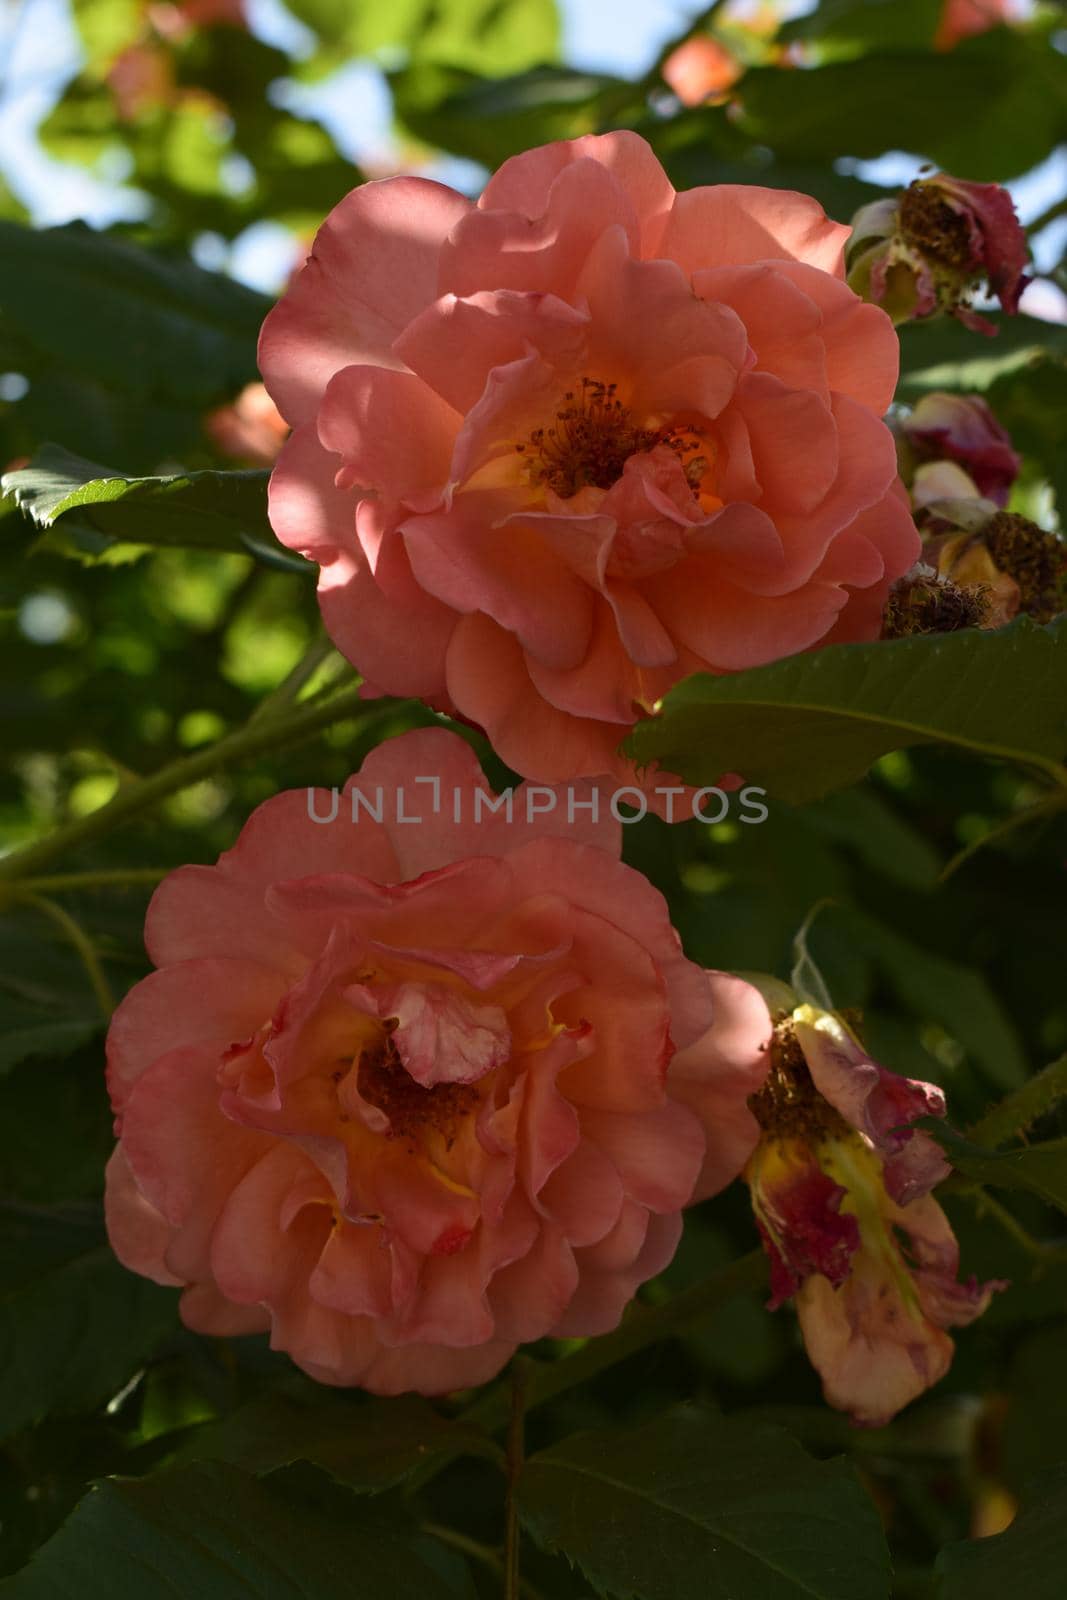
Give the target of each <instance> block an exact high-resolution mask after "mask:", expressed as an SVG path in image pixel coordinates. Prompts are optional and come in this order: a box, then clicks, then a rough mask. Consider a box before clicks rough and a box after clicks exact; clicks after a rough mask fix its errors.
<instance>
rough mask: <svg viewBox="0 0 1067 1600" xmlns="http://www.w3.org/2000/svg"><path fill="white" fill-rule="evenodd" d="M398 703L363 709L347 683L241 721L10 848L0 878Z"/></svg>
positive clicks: (392, 710) (386, 713)
mask: <svg viewBox="0 0 1067 1600" xmlns="http://www.w3.org/2000/svg"><path fill="white" fill-rule="evenodd" d="M402 704H403V702H402V701H397V700H391V701H389V702H388V704H387V705H386V706H385V707H383V708H380V709H377V710H374V711H371V712H370V713H368V712H367V703H366V701H364V700H361V699H360V687H359V685H358V684H352V685H350V686H349V687H348V688H346V689H342V690H340V691H339V692H338V693H337V694H335V695H331V696H330V697H329V698H328V699H327V700H326V701H325V702H321V703H320V701H319V700H318V699H317V698H315V699H314V700H312V701H311V702H310V703H309V704H307V705H297V706H293V707H291V708H289V709H288V710H286V711H283V712H279V713H278V714H277V715H276V716H271V717H264V718H263V719H262V721H259V722H253V723H246V724H245V726H244V727H242V728H238V729H237V730H236V731H235V732H234V733H231V734H229V735H227V737H226V738H225V739H220V740H219V741H218V743H217V744H213V745H208V747H207V748H206V749H205V750H196V751H194V752H193V754H192V755H188V756H183V757H181V758H180V759H179V760H178V761H174V762H172V763H171V764H170V765H169V766H167V767H164V768H163V769H162V770H161V771H159V772H154V773H152V774H151V776H150V777H147V778H141V779H139V780H138V781H137V782H135V783H131V784H128V785H124V786H123V787H122V788H121V789H119V791H118V793H117V794H116V795H115V796H114V798H113V799H112V800H109V801H108V803H107V805H105V806H101V807H100V809H99V810H98V811H93V812H90V814H89V815H88V816H87V817H79V818H77V820H76V821H74V822H70V823H67V825H66V826H65V827H62V828H58V829H57V830H56V832H55V833H52V834H50V835H49V836H48V838H46V839H39V840H37V842H36V843H34V844H30V845H27V846H26V847H25V848H24V849H22V850H15V851H13V852H12V853H11V854H10V855H8V856H4V857H3V858H2V859H0V880H8V881H10V880H20V879H24V878H27V877H30V876H31V875H32V874H34V873H36V872H38V871H39V870H40V869H41V868H42V867H46V866H49V865H50V864H51V863H52V862H53V861H55V860H56V858H57V857H59V856H62V855H64V854H66V852H67V851H68V850H74V849H77V848H79V847H80V846H82V845H87V844H92V843H94V842H95V841H96V840H97V839H102V838H103V837H104V836H105V835H106V834H108V833H110V832H111V831H112V829H113V828H117V827H119V826H120V825H121V824H123V823H126V822H129V821H130V820H131V819H132V818H133V817H137V816H140V815H141V813H142V812H145V811H149V810H151V808H152V807H153V806H154V805H156V804H157V802H158V801H160V800H164V799H166V798H167V797H168V796H170V795H172V794H178V793H179V792H180V791H181V790H182V789H187V788H189V786H190V785H191V784H194V783H199V782H200V781H201V780H202V779H204V778H207V777H210V776H212V775H213V774H214V773H217V772H222V771H224V770H225V769H226V768H227V767H233V766H236V765H237V764H238V763H239V762H242V761H250V760H253V759H254V758H255V757H256V756H261V755H266V754H267V753H268V752H269V753H271V754H273V753H274V752H275V751H276V750H278V749H280V748H281V747H282V746H284V745H291V744H297V743H299V742H300V741H302V740H304V739H309V738H311V736H312V735H313V734H316V733H321V732H322V730H323V729H324V728H328V727H330V726H331V725H332V724H333V723H335V722H341V721H343V720H344V719H345V718H346V717H353V716H356V715H357V714H359V713H360V712H362V713H363V714H364V726H367V725H369V724H371V723H374V722H376V721H380V720H383V719H384V718H386V717H391V716H395V715H396V712H397V710H398V708H399V707H400V706H401V705H402Z"/></svg>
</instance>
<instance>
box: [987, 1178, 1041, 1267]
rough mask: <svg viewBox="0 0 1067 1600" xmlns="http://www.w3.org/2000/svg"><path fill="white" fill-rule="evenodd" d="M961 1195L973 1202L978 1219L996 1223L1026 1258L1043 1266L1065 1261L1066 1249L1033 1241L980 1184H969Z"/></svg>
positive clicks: (1009, 1213)
mask: <svg viewBox="0 0 1067 1600" xmlns="http://www.w3.org/2000/svg"><path fill="white" fill-rule="evenodd" d="M963 1193H964V1194H966V1195H967V1197H968V1199H970V1200H973V1201H974V1204H975V1207H976V1209H977V1211H978V1215H979V1217H982V1216H989V1217H992V1218H993V1221H994V1222H996V1223H998V1224H999V1225H1000V1227H1001V1228H1003V1230H1004V1232H1005V1233H1006V1234H1008V1235H1009V1236H1010V1237H1011V1238H1012V1239H1014V1240H1015V1243H1016V1244H1017V1245H1018V1246H1019V1248H1020V1249H1021V1250H1025V1251H1026V1254H1027V1255H1028V1256H1033V1258H1034V1260H1035V1261H1038V1262H1040V1263H1041V1264H1042V1265H1045V1266H1047V1265H1049V1264H1050V1263H1052V1262H1057V1261H1067V1248H1064V1246H1062V1245H1057V1244H1045V1243H1043V1241H1042V1240H1040V1239H1035V1238H1034V1237H1033V1235H1032V1234H1030V1233H1028V1232H1027V1230H1026V1229H1025V1228H1024V1227H1023V1225H1022V1223H1021V1222H1020V1221H1019V1220H1018V1218H1017V1217H1014V1216H1013V1215H1012V1213H1011V1212H1010V1211H1009V1210H1008V1208H1007V1206H1003V1205H1001V1203H1000V1201H999V1200H997V1199H996V1198H995V1197H994V1196H993V1195H991V1194H990V1193H989V1190H988V1189H984V1188H983V1187H982V1185H981V1184H978V1183H975V1184H970V1185H968V1187H967V1188H966V1189H964V1190H963Z"/></svg>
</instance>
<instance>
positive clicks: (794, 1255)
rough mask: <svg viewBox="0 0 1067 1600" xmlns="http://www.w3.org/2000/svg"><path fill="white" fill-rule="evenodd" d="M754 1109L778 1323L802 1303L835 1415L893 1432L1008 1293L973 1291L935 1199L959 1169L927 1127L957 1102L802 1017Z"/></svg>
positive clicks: (786, 1019)
mask: <svg viewBox="0 0 1067 1600" xmlns="http://www.w3.org/2000/svg"><path fill="white" fill-rule="evenodd" d="M749 1105H750V1106H751V1108H752V1110H753V1112H754V1113H755V1116H756V1120H757V1121H758V1122H759V1124H760V1126H761V1128H762V1130H763V1133H762V1138H761V1140H760V1143H759V1145H758V1146H757V1147H756V1150H755V1152H754V1154H753V1155H752V1157H751V1159H750V1160H749V1162H748V1165H747V1167H746V1169H745V1179H746V1181H747V1183H748V1186H749V1189H750V1191H751V1194H752V1203H753V1208H754V1210H755V1214H756V1220H757V1224H758V1226H759V1230H760V1234H761V1237H762V1239H763V1245H764V1249H765V1250H766V1252H767V1255H768V1257H769V1259H770V1265H771V1299H770V1302H769V1305H770V1309H771V1310H776V1309H777V1308H778V1307H779V1306H781V1305H782V1304H783V1303H784V1302H785V1301H786V1300H790V1299H792V1300H793V1301H794V1302H795V1305H796V1310H797V1315H798V1317H799V1319H800V1328H801V1332H802V1334H803V1337H804V1345H805V1348H806V1350H807V1353H808V1356H809V1358H810V1359H811V1361H812V1364H813V1365H814V1366H815V1368H816V1369H817V1371H818V1372H819V1374H820V1376H821V1378H822V1381H823V1393H824V1395H825V1397H826V1399H827V1401H828V1402H829V1404H830V1405H832V1406H836V1407H837V1408H838V1409H839V1410H843V1411H848V1412H849V1413H850V1414H851V1416H852V1418H853V1420H854V1421H855V1422H858V1423H862V1424H864V1425H866V1426H868V1427H877V1426H880V1425H881V1424H882V1423H884V1422H888V1421H889V1419H890V1418H891V1417H892V1416H894V1415H895V1414H896V1412H898V1411H899V1410H900V1409H901V1407H902V1406H905V1405H907V1404H908V1402H909V1401H911V1400H914V1399H915V1398H916V1396H918V1395H920V1394H922V1393H923V1391H924V1390H926V1389H928V1388H929V1387H930V1386H931V1384H934V1383H936V1382H937V1381H938V1380H939V1379H940V1378H942V1377H943V1376H944V1375H945V1373H946V1372H947V1371H948V1368H949V1365H950V1363H951V1361H952V1356H953V1344H952V1340H951V1339H950V1338H949V1336H948V1334H947V1333H946V1332H945V1330H946V1328H949V1327H953V1326H962V1325H963V1324H965V1323H968V1322H972V1321H973V1320H974V1319H975V1317H977V1316H979V1315H980V1314H981V1313H982V1312H983V1311H984V1310H985V1308H986V1306H987V1305H988V1304H989V1300H990V1297H991V1295H992V1294H993V1291H994V1290H995V1289H998V1288H1000V1287H1002V1285H1001V1284H999V1283H987V1284H979V1283H977V1282H976V1281H975V1279H974V1278H971V1279H969V1280H968V1281H967V1282H965V1283H960V1282H958V1281H957V1277H956V1273H957V1270H958V1267H959V1249H958V1246H957V1244H956V1240H955V1237H954V1235H953V1232H952V1229H951V1227H950V1225H949V1222H948V1219H947V1218H946V1216H945V1214H944V1212H943V1211H942V1210H941V1207H940V1206H939V1205H938V1204H937V1202H936V1201H935V1200H934V1199H932V1197H931V1195H930V1190H931V1189H932V1188H933V1186H934V1185H935V1184H936V1183H938V1182H939V1181H940V1180H941V1179H942V1178H944V1177H945V1176H946V1175H947V1173H948V1171H949V1166H948V1163H947V1162H946V1160H945V1157H944V1155H943V1154H942V1152H941V1150H940V1148H939V1147H938V1145H937V1144H936V1143H935V1142H934V1140H933V1139H932V1138H931V1137H930V1135H929V1134H928V1133H925V1132H923V1131H922V1130H920V1129H917V1128H914V1127H913V1126H911V1125H912V1124H913V1123H914V1122H915V1121H916V1119H917V1118H919V1117H923V1116H936V1117H941V1116H944V1114H945V1102H944V1097H943V1095H942V1093H941V1091H940V1089H938V1088H937V1087H936V1086H935V1085H934V1084H930V1083H920V1082H919V1081H917V1080H916V1079H912V1078H902V1077H899V1076H898V1075H897V1074H896V1073H894V1072H890V1071H888V1070H887V1069H886V1068H884V1067H880V1066H878V1065H877V1063H875V1062H874V1061H872V1060H871V1058H870V1057H869V1056H868V1055H867V1054H866V1052H865V1051H864V1049H863V1047H862V1045H861V1044H860V1042H859V1040H858V1039H857V1038H856V1035H855V1034H854V1032H853V1031H852V1029H851V1028H850V1027H849V1026H848V1025H847V1024H846V1022H845V1021H844V1019H843V1018H842V1017H841V1016H839V1015H838V1014H837V1013H835V1012H831V1011H822V1010H819V1009H818V1008H817V1007H815V1006H811V1005H798V1006H796V1007H795V1009H794V1010H793V1011H792V1012H791V1013H782V1014H781V1016H780V1018H779V1020H778V1022H777V1024H776V1025H775V1027H774V1031H773V1036H772V1040H771V1046H770V1071H769V1073H768V1076H767V1079H766V1081H765V1083H764V1085H763V1087H762V1088H761V1089H760V1090H759V1092H758V1093H757V1094H755V1095H753V1097H752V1098H751V1100H750V1101H749Z"/></svg>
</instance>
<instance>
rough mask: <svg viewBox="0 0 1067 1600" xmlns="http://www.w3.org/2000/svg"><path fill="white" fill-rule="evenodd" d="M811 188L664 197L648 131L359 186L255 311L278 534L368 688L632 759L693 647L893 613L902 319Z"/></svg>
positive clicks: (573, 766) (521, 757)
mask: <svg viewBox="0 0 1067 1600" xmlns="http://www.w3.org/2000/svg"><path fill="white" fill-rule="evenodd" d="M846 237H847V229H845V228H844V227H842V226H840V225H839V224H837V223H834V222H830V221H829V220H828V219H827V217H826V216H825V214H824V212H823V211H822V208H821V207H820V206H819V205H817V203H816V202H815V201H814V200H811V199H809V198H807V197H806V196H805V195H800V194H794V193H791V192H788V191H783V190H778V189H761V188H755V187H745V186H738V185H732V184H723V185H719V186H717V187H714V188H701V189H692V190H689V191H688V192H686V193H683V194H675V192H674V190H673V189H672V188H671V186H670V184H669V182H668V180H667V178H666V176H665V174H664V172H663V169H662V168H661V166H660V165H659V163H658V161H657V160H656V159H655V157H654V155H653V154H652V151H651V150H650V148H649V146H648V145H647V144H646V143H645V142H644V140H642V139H640V138H638V136H637V135H636V134H633V133H612V134H606V135H603V136H602V137H592V136H590V137H587V138H583V139H577V140H574V141H573V142H571V143H563V144H553V145H547V146H545V147H544V148H542V149H538V150H531V151H528V152H526V153H525V154H523V155H519V156H516V157H514V158H513V159H512V160H510V161H508V162H506V163H505V164H504V166H503V167H502V168H501V169H500V171H499V172H498V173H497V174H496V176H495V177H494V178H493V179H492V180H491V181H490V183H489V185H488V187H487V189H486V190H485V193H484V194H483V195H482V197H481V199H480V200H479V201H478V203H477V204H476V205H474V204H471V203H470V202H469V201H467V200H465V199H463V198H462V197H461V196H460V195H458V194H455V193H453V192H452V190H450V189H446V188H442V187H441V186H440V185H439V184H435V183H431V182H428V181H426V180H424V179H417V178H396V179H390V180H387V181H385V182H380V183H369V184H365V185H363V187H362V188H359V189H356V190H354V191H353V193H352V194H350V195H348V196H347V198H346V199H344V200H343V201H342V202H341V203H340V205H339V206H337V207H336V209H335V210H334V211H333V212H332V213H331V214H330V216H329V217H328V218H327V220H326V222H325V223H324V224H323V226H322V228H321V229H320V231H319V234H318V237H317V239H316V241H315V245H314V248H313V250H312V253H311V257H310V259H309V261H308V263H307V265H306V266H305V267H304V269H303V271H302V272H301V273H300V274H299V275H298V277H297V278H296V279H295V281H294V283H293V285H292V286H291V288H290V289H289V291H288V292H287V293H286V294H285V295H284V297H283V298H282V300H281V301H280V303H279V304H278V305H277V306H276V307H275V309H274V310H273V311H272V312H271V313H270V315H269V316H268V317H267V320H266V322H265V324H264V328H263V334H262V338H261V341H260V364H261V367H262V371H263V376H264V379H265V381H266V384H267V387H268V389H269V390H270V393H271V395H272V396H273V398H274V400H275V402H276V403H277V405H278V408H279V410H280V411H281V413H282V415H283V416H284V417H285V418H286V420H287V421H288V422H290V423H291V424H292V425H293V428H294V433H293V436H292V438H291V439H290V441H289V443H288V444H287V445H286V447H285V449H284V450H283V452H282V455H281V457H280V459H279V462H278V465H277V467H276V468H275V470H274V474H273V477H272V480H271V494H270V515H271V521H272V524H273V526H274V529H275V531H276V533H277V535H278V537H279V539H280V540H281V541H282V543H283V544H287V545H289V546H291V547H292V548H293V549H297V550H301V551H303V552H305V553H306V554H307V555H309V556H311V557H312V559H314V560H315V561H317V562H318V563H319V564H320V566H321V568H322V572H321V577H320V591H319V592H320V600H321V604H322V611H323V617H324V619H325V622H326V626H327V628H328V629H329V631H330V633H331V635H332V637H333V638H334V640H335V642H336V643H337V645H338V647H339V648H340V649H341V650H342V651H344V653H345V654H346V655H347V656H348V657H349V659H350V660H351V661H352V662H353V663H354V664H355V665H356V666H357V667H358V668H359V670H360V671H361V672H362V673H364V674H365V676H366V678H367V679H368V682H369V684H370V685H372V686H373V689H374V690H376V691H379V692H385V693H390V694H398V695H418V696H421V697H422V698H423V699H425V700H427V701H429V702H430V703H431V704H432V705H434V706H436V707H439V708H441V709H445V710H449V711H452V712H456V713H459V714H460V715H462V716H463V717H465V718H467V719H468V720H469V721H471V722H473V723H475V724H477V725H478V726H480V727H482V728H484V729H485V730H486V732H487V733H488V735H489V737H490V739H491V740H492V742H493V745H494V746H495V748H496V749H497V750H498V751H499V753H500V755H501V756H502V757H503V758H504V760H505V761H507V762H508V763H509V765H510V766H511V767H513V768H514V769H515V770H516V771H518V772H520V773H522V774H524V775H525V776H528V777H536V778H538V779H540V780H543V781H545V782H549V783H554V782H560V781H563V780H565V779H568V778H571V777H575V776H586V777H604V778H606V777H614V778H615V779H622V780H623V781H627V780H629V781H633V769H632V767H631V766H630V764H629V763H628V762H626V761H624V760H622V759H621V758H620V757H619V756H618V754H617V747H618V745H619V744H620V742H621V741H622V739H623V738H624V737H625V736H626V734H627V733H628V732H629V730H630V729H631V727H632V726H633V724H634V722H635V720H636V719H637V718H638V717H639V716H643V715H645V714H647V713H648V712H649V711H650V710H651V709H652V708H653V707H654V706H655V704H656V702H657V701H658V700H659V698H660V697H661V696H662V695H663V694H664V692H665V691H666V690H667V689H668V688H669V687H670V686H671V685H672V684H674V683H677V682H678V681H679V679H681V678H682V677H684V676H686V675H687V674H688V673H691V672H694V671H697V670H701V669H710V670H712V671H715V672H730V671H736V670H738V669H739V668H743V667H751V666H756V665H758V664H760V663H762V662H768V661H773V660H776V659H777V658H778V657H780V656H785V655H789V654H791V653H792V652H794V651H798V650H806V649H808V648H810V647H811V646H812V645H815V644H818V643H820V642H826V641H827V640H828V639H830V638H835V639H852V638H874V637H877V632H878V626H879V619H880V613H881V606H882V602H883V600H884V598H885V595H886V593H887V591H888V588H889V585H890V583H891V582H892V580H893V579H894V578H896V577H897V576H899V574H900V573H901V572H903V571H905V570H906V569H907V568H908V567H909V566H910V565H911V563H912V561H913V560H914V559H915V556H916V553H917V550H918V541H917V538H916V535H915V532H914V529H913V527H912V524H911V521H910V519H909V516H908V513H907V508H906V506H905V505H904V504H903V503H902V502H901V501H900V500H899V499H898V498H897V497H896V495H895V494H894V493H893V492H892V485H893V481H894V478H895V476H896V461H895V454H894V449H893V441H892V438H891V435H890V433H889V431H888V429H887V428H886V426H885V425H884V423H883V422H882V421H881V415H882V413H883V411H884V410H885V409H886V407H887V405H888V404H889V401H890V399H891V397H892V394H893V387H894V384H895V381H896V376H897V362H898V350H897V340H896V337H895V335H894V332H893V329H892V327H891V325H890V322H889V319H888V318H887V317H885V316H884V315H883V314H882V313H881V312H879V311H878V310H877V309H876V308H874V307H871V306H866V305H864V304H862V303H861V301H860V300H859V299H858V298H857V297H856V295H854V294H853V293H852V291H851V290H849V289H848V287H847V286H846V284H845V283H844V281H843V276H842V274H843V265H842V249H843V245H844V242H845V239H846Z"/></svg>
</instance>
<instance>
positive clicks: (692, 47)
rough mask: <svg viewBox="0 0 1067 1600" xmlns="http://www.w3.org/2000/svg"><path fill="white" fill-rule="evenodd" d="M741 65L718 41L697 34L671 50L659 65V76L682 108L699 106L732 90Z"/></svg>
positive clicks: (740, 70)
mask: <svg viewBox="0 0 1067 1600" xmlns="http://www.w3.org/2000/svg"><path fill="white" fill-rule="evenodd" d="M744 70H745V69H744V65H743V63H742V62H740V61H739V60H738V59H737V57H736V56H735V55H733V54H731V52H730V51H729V50H728V49H727V48H726V46H725V45H724V44H723V43H722V42H721V41H720V40H718V39H713V38H711V36H710V35H709V34H697V35H696V37H695V38H692V39H687V40H686V41H685V43H684V44H680V45H679V46H678V48H677V50H672V51H671V53H670V55H669V56H668V57H667V59H666V61H665V62H664V63H663V77H664V80H665V82H666V83H667V85H668V87H669V88H670V89H672V90H673V92H674V93H675V94H676V95H677V96H678V99H679V100H680V101H681V102H682V104H683V106H699V105H703V103H704V101H705V100H708V99H710V98H711V97H712V96H714V95H721V94H724V93H725V92H726V90H727V89H730V88H732V87H733V85H734V84H735V83H736V82H737V80H738V78H740V76H741V74H742V73H743V72H744Z"/></svg>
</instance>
